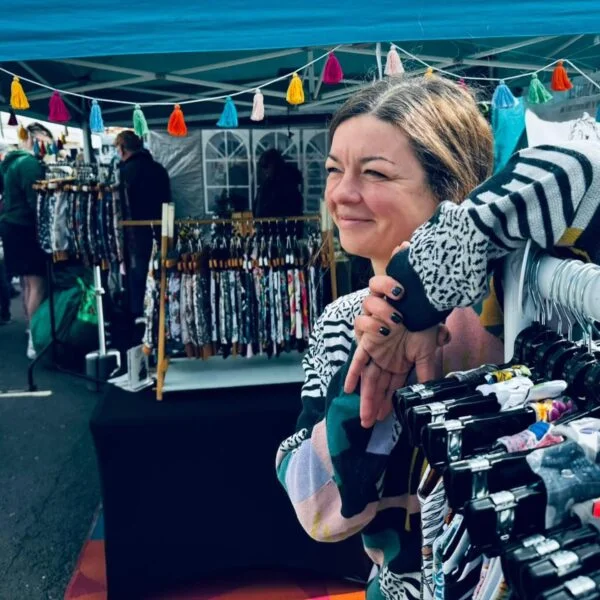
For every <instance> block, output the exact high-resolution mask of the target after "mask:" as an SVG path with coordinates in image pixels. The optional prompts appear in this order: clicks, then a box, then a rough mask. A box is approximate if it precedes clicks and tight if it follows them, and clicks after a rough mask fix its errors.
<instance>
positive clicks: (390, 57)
mask: <svg viewBox="0 0 600 600" xmlns="http://www.w3.org/2000/svg"><path fill="white" fill-rule="evenodd" d="M384 72H385V74H386V75H403V74H404V66H403V65H402V61H401V60H400V55H399V54H398V50H396V48H395V47H394V45H393V44H392V45H391V46H390V51H389V52H388V54H387V59H386V61H385V71H384Z"/></svg>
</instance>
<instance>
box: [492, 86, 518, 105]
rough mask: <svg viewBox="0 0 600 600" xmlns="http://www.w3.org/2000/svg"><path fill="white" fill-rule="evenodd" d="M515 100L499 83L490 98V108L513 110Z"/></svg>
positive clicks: (507, 89) (506, 88)
mask: <svg viewBox="0 0 600 600" xmlns="http://www.w3.org/2000/svg"><path fill="white" fill-rule="evenodd" d="M516 102H517V101H516V99H515V97H514V96H513V94H512V92H511V91H510V89H509V87H508V86H507V85H506V83H504V81H501V82H500V83H499V84H498V87H497V88H496V89H495V90H494V95H493V96H492V106H493V107H494V108H514V106H515V104H516Z"/></svg>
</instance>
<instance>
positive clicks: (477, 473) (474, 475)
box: [443, 450, 539, 510]
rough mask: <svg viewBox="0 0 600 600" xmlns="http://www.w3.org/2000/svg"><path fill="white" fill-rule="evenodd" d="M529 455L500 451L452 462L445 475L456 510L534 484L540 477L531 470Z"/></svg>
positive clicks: (451, 505)
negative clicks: (478, 500) (471, 502)
mask: <svg viewBox="0 0 600 600" xmlns="http://www.w3.org/2000/svg"><path fill="white" fill-rule="evenodd" d="M528 454H529V451H522V452H513V453H507V452H506V450H497V451H496V452H491V453H488V454H485V455H483V456H476V457H474V458H470V459H464V460H460V461H457V462H455V463H451V464H449V465H448V468H447V469H445V470H444V474H443V476H444V487H445V490H446V496H447V498H448V504H449V505H450V507H451V508H452V509H453V510H462V509H463V508H464V506H465V505H466V504H467V503H468V502H470V501H471V500H475V499H478V498H485V497H486V496H489V495H490V494H493V493H496V492H500V491H502V490H506V489H510V488H516V487H520V486H526V485H530V484H534V483H535V482H536V481H538V479H539V478H537V476H535V475H534V474H533V472H532V471H531V468H530V466H529V463H528V462H527V456H528Z"/></svg>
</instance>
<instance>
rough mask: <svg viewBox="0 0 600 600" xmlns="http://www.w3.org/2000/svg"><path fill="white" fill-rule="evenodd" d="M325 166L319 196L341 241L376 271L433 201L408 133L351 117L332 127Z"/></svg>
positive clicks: (429, 212)
mask: <svg viewBox="0 0 600 600" xmlns="http://www.w3.org/2000/svg"><path fill="white" fill-rule="evenodd" d="M325 166H326V169H327V172H328V177H327V186H326V188H325V200H326V202H327V207H328V209H329V212H330V213H331V215H332V217H333V220H334V222H335V224H336V225H337V227H338V228H339V232H340V241H341V244H342V247H343V248H344V250H346V252H348V253H350V254H355V255H358V256H363V257H365V258H370V259H371V261H372V262H373V266H374V267H375V271H376V272H378V271H379V272H381V268H382V267H383V269H385V265H387V263H388V261H389V259H390V257H391V254H392V251H393V250H394V248H395V247H396V246H399V245H400V244H401V243H402V242H404V241H408V240H409V239H410V237H411V235H412V234H413V232H414V230H415V229H416V228H417V227H419V226H420V225H422V224H423V223H424V222H425V221H427V220H428V219H429V218H430V217H431V216H432V215H433V213H434V211H435V209H436V207H437V201H436V199H435V198H434V197H433V194H432V193H431V190H430V189H429V186H428V184H427V177H426V174H425V171H424V170H423V167H422V166H421V164H420V163H419V161H418V160H417V157H416V156H415V154H414V152H413V150H412V148H411V147H410V143H409V141H408V138H407V137H406V136H405V135H404V134H403V133H402V132H401V131H400V130H399V129H398V128H396V127H394V126H393V125H390V124H389V123H384V122H383V121H380V120H379V119H377V118H376V117H374V116H372V115H362V116H359V117H353V118H352V119H349V120H347V121H345V122H343V123H342V124H341V125H340V126H339V127H338V128H337V129H336V131H335V134H334V136H333V141H332V144H331V151H330V153H329V156H328V158H327V161H326V164H325ZM378 266H379V269H378V268H377V267H378Z"/></svg>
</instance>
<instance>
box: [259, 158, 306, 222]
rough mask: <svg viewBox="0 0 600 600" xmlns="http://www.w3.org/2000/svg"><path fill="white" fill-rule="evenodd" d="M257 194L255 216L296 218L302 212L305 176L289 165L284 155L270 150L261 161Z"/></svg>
mask: <svg viewBox="0 0 600 600" xmlns="http://www.w3.org/2000/svg"><path fill="white" fill-rule="evenodd" d="M257 166H258V169H257V171H258V183H259V187H258V193H257V195H256V199H255V201H254V207H253V214H254V217H256V218H266V217H279V218H281V217H297V216H300V215H302V212H303V205H304V202H303V198H302V193H301V192H300V188H299V186H300V184H301V183H302V174H301V173H300V171H299V170H298V169H297V168H296V167H295V166H294V165H291V164H289V163H287V162H286V161H285V160H284V158H283V156H282V155H281V152H279V150H276V149H274V148H272V149H270V150H267V151H266V152H264V153H263V154H262V156H261V157H260V159H259V160H258V165H257Z"/></svg>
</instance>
